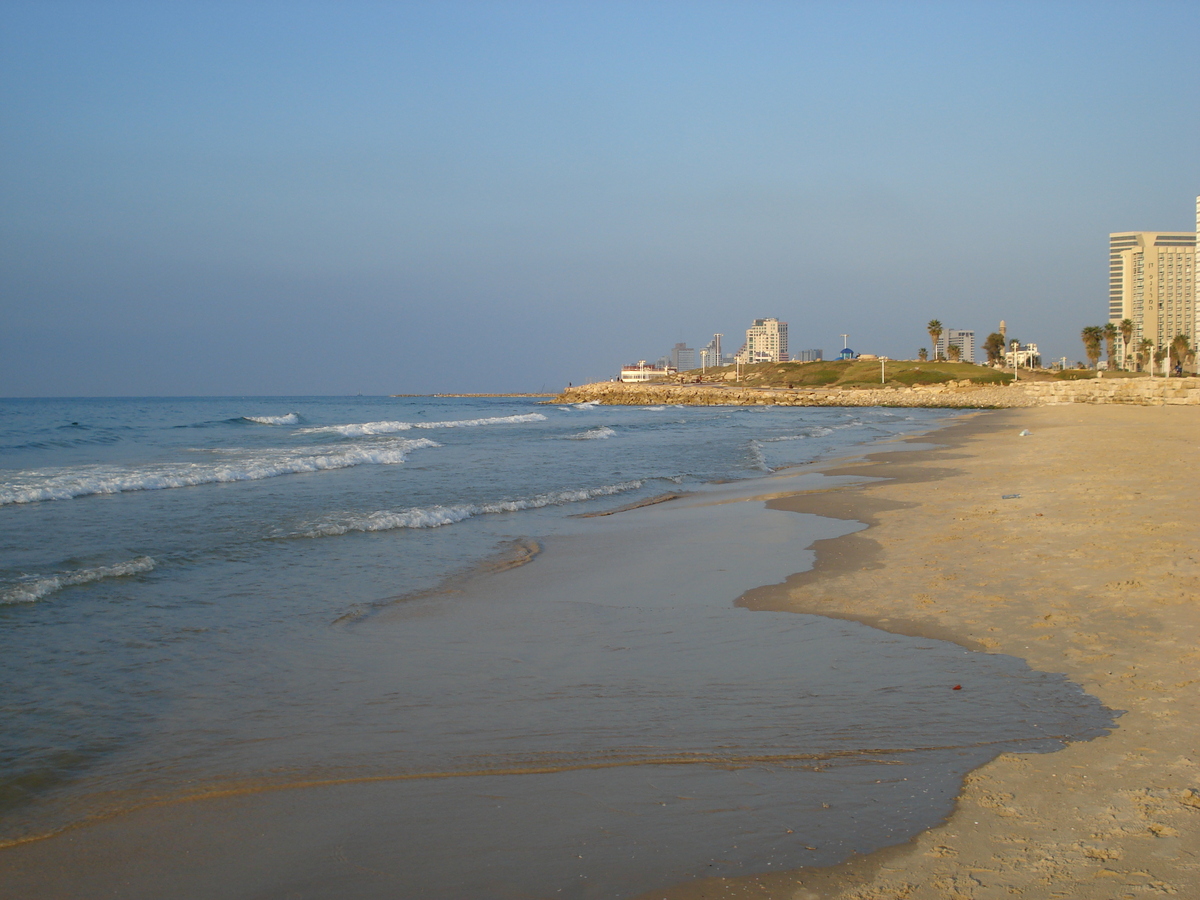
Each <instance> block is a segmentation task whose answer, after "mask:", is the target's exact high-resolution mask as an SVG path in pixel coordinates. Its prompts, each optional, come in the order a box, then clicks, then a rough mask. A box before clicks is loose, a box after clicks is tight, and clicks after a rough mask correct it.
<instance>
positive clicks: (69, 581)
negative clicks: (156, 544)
mask: <svg viewBox="0 0 1200 900" xmlns="http://www.w3.org/2000/svg"><path fill="white" fill-rule="evenodd" d="M154 565H155V563H154V560H153V559H151V558H150V557H149V556H139V557H137V558H136V559H131V560H129V561H128V562H123V563H117V564H116V565H113V566H97V567H96V568H94V569H78V570H76V571H74V572H63V573H61V574H58V575H45V576H42V577H36V576H30V577H28V578H26V579H24V580H22V581H20V582H18V583H17V584H15V585H12V586H10V587H8V588H7V589H5V590H3V591H0V603H33V602H34V601H36V600H41V599H42V598H43V597H46V596H48V595H50V594H53V593H54V592H55V591H60V590H62V589H63V588H65V587H70V586H71V585H74V584H87V583H88V582H91V581H101V580H103V579H105V578H120V577H122V576H124V575H139V574H141V573H142V572H149V571H150V570H151V569H153V568H154Z"/></svg>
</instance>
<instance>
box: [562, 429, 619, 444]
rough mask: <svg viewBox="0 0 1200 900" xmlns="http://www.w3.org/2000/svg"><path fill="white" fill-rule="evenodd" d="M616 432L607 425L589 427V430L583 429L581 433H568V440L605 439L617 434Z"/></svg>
mask: <svg viewBox="0 0 1200 900" xmlns="http://www.w3.org/2000/svg"><path fill="white" fill-rule="evenodd" d="M615 434H616V432H615V431H614V430H613V429H611V428H609V427H608V426H607V425H601V426H600V427H599V428H589V429H588V430H587V431H581V432H579V434H569V435H567V440H570V441H603V440H607V439H608V438H610V437H612V436H613V435H615Z"/></svg>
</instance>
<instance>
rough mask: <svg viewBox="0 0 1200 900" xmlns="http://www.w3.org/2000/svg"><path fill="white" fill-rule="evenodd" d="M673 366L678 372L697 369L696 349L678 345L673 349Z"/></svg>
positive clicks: (681, 344)
mask: <svg viewBox="0 0 1200 900" xmlns="http://www.w3.org/2000/svg"><path fill="white" fill-rule="evenodd" d="M671 365H672V366H674V367H675V371H677V372H686V371H688V370H689V369H695V368H697V366H696V348H695V347H689V346H688V345H687V344H683V343H679V344H676V345H675V346H674V347H672V348H671Z"/></svg>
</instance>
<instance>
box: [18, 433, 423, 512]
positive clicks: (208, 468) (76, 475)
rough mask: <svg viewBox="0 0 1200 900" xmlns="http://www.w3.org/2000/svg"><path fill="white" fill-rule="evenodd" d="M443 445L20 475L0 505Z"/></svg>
mask: <svg viewBox="0 0 1200 900" xmlns="http://www.w3.org/2000/svg"><path fill="white" fill-rule="evenodd" d="M439 446H441V445H440V444H438V443H437V442H436V441H431V440H429V439H428V438H419V439H417V440H393V441H389V442H388V443H387V444H386V445H382V446H381V445H372V446H365V447H362V446H353V447H332V448H323V449H322V448H317V449H314V450H312V451H308V452H304V453H297V452H295V451H288V450H270V451H264V452H258V453H250V454H247V455H246V456H244V457H243V458H241V459H237V460H232V461H230V462H221V463H211V462H204V463H171V464H165V465H155V466H143V467H104V466H83V467H80V468H75V469H50V470H34V471H27V472H23V473H20V475H18V476H17V478H16V479H15V480H12V481H8V482H6V483H5V484H4V485H3V486H2V487H0V506H7V505H9V504H12V503H37V502H39V501H42V500H71V499H74V498H76V497H87V496H92V495H95V494H121V493H126V492H128V491H157V490H164V489H167V488H178V487H194V486H196V485H200V484H218V483H230V482H235V481H258V480H260V479H263V478H275V477H277V476H279V475H298V474H302V473H307V472H322V471H326V470H329V469H346V468H350V467H352V466H362V465H381V466H387V465H398V464H400V463H403V462H404V461H405V459H407V458H408V454H409V453H410V452H411V451H413V450H419V449H423V448H426V447H439Z"/></svg>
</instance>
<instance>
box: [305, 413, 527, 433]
mask: <svg viewBox="0 0 1200 900" xmlns="http://www.w3.org/2000/svg"><path fill="white" fill-rule="evenodd" d="M545 419H546V417H545V416H544V415H542V414H541V413H525V414H523V415H519V416H493V417H492V418H489V419H452V420H449V421H446V422H362V423H358V424H352V425H319V426H314V427H312V428H301V429H300V432H299V433H300V434H320V433H324V432H333V433H335V434H342V435H345V436H346V437H366V436H368V435H374V434H395V433H396V432H398V431H409V430H411V429H413V428H472V427H475V426H478V425H515V424H519V423H521V422H542V421H545Z"/></svg>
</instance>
